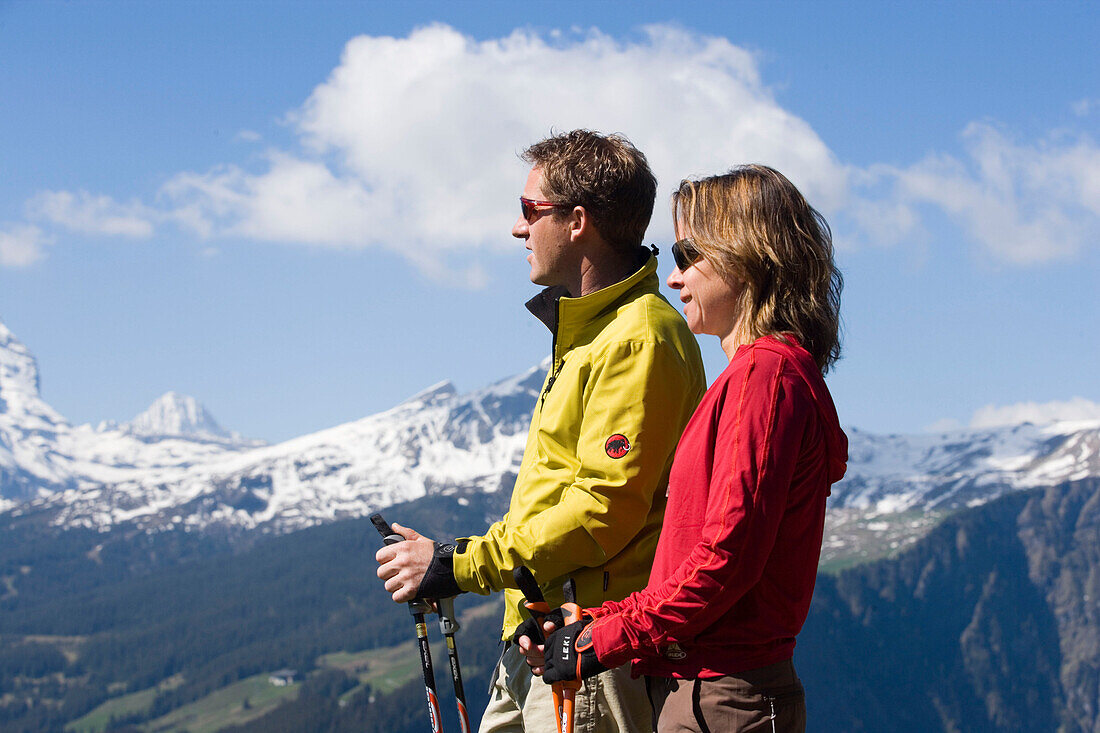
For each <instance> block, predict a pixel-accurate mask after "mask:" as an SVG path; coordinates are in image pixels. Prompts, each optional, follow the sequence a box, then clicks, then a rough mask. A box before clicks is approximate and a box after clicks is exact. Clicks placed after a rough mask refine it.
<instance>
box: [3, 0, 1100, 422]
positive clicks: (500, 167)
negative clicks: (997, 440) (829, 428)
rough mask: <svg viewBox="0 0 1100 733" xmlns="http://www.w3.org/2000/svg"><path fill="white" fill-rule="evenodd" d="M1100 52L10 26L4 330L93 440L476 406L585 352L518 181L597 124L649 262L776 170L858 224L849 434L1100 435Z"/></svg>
mask: <svg viewBox="0 0 1100 733" xmlns="http://www.w3.org/2000/svg"><path fill="white" fill-rule="evenodd" d="M1098 37H1100V9H1097V6H1096V4H1095V3H1084V2H1082V3H1053V2H1051V3H1013V2H998V3H982V2H978V3H950V4H948V3H937V2H920V3H902V2H890V3H878V2H875V3H870V2H868V3H828V2H806V3H763V2H761V3H756V2H740V3H708V2H700V3H680V2H677V3H659V2H644V3H630V4H625V3H614V2H600V3H587V2H586V3H574V2H559V3H553V4H538V3H461V2H448V3H418V2H405V3H350V2H347V3H325V2H310V3H304V2H303V3H279V2H262V3H261V2H219V3H214V2H205V3H184V2H177V3H168V2H144V3H130V2H110V3H108V2H57V3H55V2H48V1H47V2H29V1H28V2H0V70H2V71H0V100H3V110H4V111H3V113H2V114H0V140H2V141H3V142H2V143H0V172H2V175H0V194H2V195H0V319H2V320H3V322H4V323H5V324H6V325H7V326H8V327H9V328H10V329H11V330H12V331H14V332H15V334H16V335H17V336H18V337H19V338H20V339H21V340H22V341H24V342H25V343H26V344H27V345H28V346H29V347H30V349H31V350H32V351H33V352H34V353H35V354H36V355H37V356H38V358H39V367H40V371H41V377H42V391H43V395H44V397H45V398H46V399H47V400H48V401H49V402H51V403H52V404H53V405H54V406H55V407H56V408H57V409H58V410H60V411H61V412H62V414H64V415H66V416H67V417H68V418H69V419H70V420H72V421H73V422H77V423H80V422H98V421H100V420H107V419H110V420H126V419H129V418H131V417H132V416H133V415H135V414H137V413H138V412H140V411H141V410H142V409H144V408H145V406H147V405H148V404H149V403H150V402H152V401H153V400H154V399H155V398H156V397H157V396H159V395H160V394H161V393H163V392H165V391H167V390H170V389H172V390H176V391H179V392H184V393H187V394H191V395H193V396H195V397H197V398H198V399H199V400H201V401H202V402H203V403H204V404H206V405H207V407H208V408H209V409H210V410H211V412H212V413H213V414H214V415H215V416H216V417H217V418H218V419H219V420H220V421H221V422H222V423H223V424H224V425H225V426H226V427H229V428H231V429H235V430H238V431H240V432H242V433H244V434H246V435H250V436H254V437H260V438H264V439H268V440H281V439H285V438H289V437H293V436H295V435H300V434H303V433H307V432H311V431H314V430H318V429H321V428H325V427H330V426H332V425H336V424H339V423H341V422H345V421H348V420H354V419H357V418H359V417H363V416H365V415H368V414H371V413H374V412H377V411H380V410H383V409H385V408H387V407H390V406H392V405H393V404H396V403H397V402H399V401H401V400H402V399H404V398H405V397H408V396H409V395H411V394H413V393H415V392H417V391H419V390H420V389H422V388H424V387H427V386H429V385H431V384H433V383H435V382H438V381H440V380H444V379H450V380H452V381H454V382H455V384H456V386H457V387H458V388H459V389H460V390H468V389H474V388H476V387H479V386H482V385H484V384H487V383H489V382H491V381H494V380H496V379H499V378H502V377H506V376H508V375H511V374H513V373H516V372H518V371H521V370H523V369H525V368H527V367H528V366H531V365H533V364H535V363H537V362H539V361H540V360H541V359H542V358H543V357H544V355H545V354H546V353H547V352H548V350H549V346H550V343H549V337H548V334H547V332H546V331H545V329H544V328H543V326H542V325H541V324H539V323H538V322H537V321H535V320H534V319H533V318H531V317H530V316H529V315H528V314H527V312H526V311H525V310H524V309H523V305H522V304H523V302H524V301H525V300H526V299H527V298H528V297H530V296H531V295H532V294H533V293H534V292H535V290H536V288H535V286H533V285H531V283H530V282H529V281H528V279H527V267H526V262H525V259H524V257H525V250H524V249H523V246H522V244H521V243H520V242H518V241H517V240H513V239H512V238H511V237H510V236H509V230H510V227H511V225H512V222H513V221H514V219H515V215H516V211H515V210H516V208H517V206H516V203H515V197H516V196H517V195H518V194H519V192H520V191H521V189H522V186H523V182H524V179H525V176H526V169H525V167H524V165H523V164H522V163H521V162H520V161H519V160H518V158H517V156H516V153H517V152H518V151H520V150H521V149H522V148H523V147H524V146H525V145H526V144H529V143H530V142H533V141H534V140H536V139H538V138H540V137H542V136H544V135H545V134H546V133H547V132H548V131H549V130H551V129H556V130H564V129H570V128H572V127H577V126H586V127H592V128H595V129H601V130H608V131H610V130H615V131H620V132H623V133H625V134H626V135H627V136H629V137H630V138H631V139H632V140H634V141H635V142H636V143H637V144H638V146H639V147H640V148H642V150H644V151H645V152H647V154H649V156H650V159H651V162H652V163H653V164H654V168H655V170H656V171H657V173H658V176H659V178H660V181H661V190H660V192H659V201H658V206H657V209H656V212H655V215H654V220H653V224H652V226H651V227H650V232H649V237H648V241H653V242H657V243H660V244H664V245H667V241H668V239H669V237H670V235H671V227H670V222H669V216H668V209H667V203H666V202H667V195H668V193H669V191H670V190H671V187H672V186H674V185H675V184H676V183H677V182H678V180H679V178H681V177H683V176H685V175H700V174H709V173H714V172H720V171H722V170H724V169H726V168H728V167H730V166H731V165H734V164H736V163H741V162H763V163H768V164H771V165H774V166H775V167H777V168H779V169H780V170H782V171H784V172H785V173H787V174H788V175H789V176H790V177H791V178H792V179H793V180H794V181H795V182H796V184H798V185H799V186H800V187H801V188H802V190H803V191H804V193H806V194H807V197H808V198H809V199H810V200H811V203H813V204H814V205H815V206H817V207H818V208H819V209H821V210H822V211H823V212H824V213H825V215H826V217H827V218H828V219H829V221H830V223H831V224H832V226H833V231H834V236H835V240H836V244H837V248H838V261H839V263H840V266H841V268H842V270H843V271H844V274H845V277H846V287H845V292H844V297H843V315H844V319H845V355H844V358H843V360H842V361H841V362H840V363H839V364H838V366H837V367H836V369H835V372H834V373H832V374H831V376H830V379H829V382H830V386H831V388H832V390H833V392H834V396H835V398H836V402H837V404H838V409H839V411H840V413H841V418H842V421H843V422H844V423H845V424H846V425H852V426H856V427H859V428H863V429H866V430H871V431H876V432H915V431H920V430H924V429H928V428H929V427H930V426H937V427H940V426H949V425H956V426H965V425H968V424H987V423H989V422H991V421H993V422H995V421H997V420H1011V419H1019V418H1021V417H1028V416H1042V415H1059V414H1074V415H1080V414H1089V415H1092V414H1096V415H1100V381H1098V380H1097V379H1096V372H1097V366H1098V365H1100V346H1098V345H1097V338H1096V334H1097V333H1098V332H1100V307H1098V305H1097V297H1096V295H1095V290H1096V284H1097V280H1098V276H1100V246H1098V245H1100V143H1098V140H1097V138H1098V132H1100V81H1098V80H1100V54H1097V53H1096V50H1095V39H1096V38H1098ZM662 257H663V258H664V259H663V260H662V273H663V274H667V271H668V269H669V268H670V267H671V258H670V257H669V255H668V248H667V246H664V247H663V254H662ZM703 345H704V353H705V354H706V359H707V368H708V375H709V376H710V377H712V378H713V377H714V376H715V375H716V374H717V373H718V371H720V369H721V368H722V366H723V362H722V355H721V351H720V350H719V349H718V346H717V341H716V340H715V339H708V338H707V337H704V341H703Z"/></svg>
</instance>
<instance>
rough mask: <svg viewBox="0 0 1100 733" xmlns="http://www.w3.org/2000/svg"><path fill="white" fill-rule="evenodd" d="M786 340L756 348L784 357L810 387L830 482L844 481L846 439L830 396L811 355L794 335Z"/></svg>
mask: <svg viewBox="0 0 1100 733" xmlns="http://www.w3.org/2000/svg"><path fill="white" fill-rule="evenodd" d="M787 338H788V339H789V341H784V340H781V339H777V338H773V337H767V338H764V339H761V340H760V342H758V343H757V346H758V347H763V348H766V349H769V350H771V351H774V352H776V353H778V354H781V355H782V356H785V357H786V358H787V359H788V361H789V363H790V364H791V365H792V366H793V367H794V368H795V370H797V371H798V373H799V375H800V376H801V377H802V379H803V381H805V382H806V385H807V386H808V387H809V388H810V393H811V394H813V397H814V404H815V405H817V414H818V417H820V418H821V428H822V431H823V432H824V435H825V450H826V452H827V453H828V456H829V483H830V484H835V483H836V482H837V481H839V480H840V479H842V478H844V472H845V471H846V470H847V468H848V436H847V435H845V434H844V431H843V430H841V428H840V418H839V417H837V414H836V406H835V405H834V404H833V397H832V395H831V394H829V388H828V387H826V386H825V379H824V378H823V377H822V376H821V372H820V371H819V370H818V368H817V364H816V363H815V362H814V360H813V357H812V356H810V352H808V351H806V350H805V349H804V348H802V346H801V345H800V344H799V343H798V340H797V339H795V338H794V337H793V336H787Z"/></svg>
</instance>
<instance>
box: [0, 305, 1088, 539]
mask: <svg viewBox="0 0 1100 733" xmlns="http://www.w3.org/2000/svg"><path fill="white" fill-rule="evenodd" d="M545 368H546V367H545V365H542V366H539V367H534V368H532V369H530V370H528V371H527V372H525V373H523V374H520V375H518V376H515V377H512V378H510V379H506V380H503V381H501V382H499V383H497V384H494V385H491V386H489V387H486V388H484V389H480V390H476V391H474V392H470V393H468V394H458V393H457V392H456V390H455V389H454V387H453V386H452V385H451V384H450V383H448V382H444V383H441V384H438V385H436V386H434V387H431V388H429V389H427V390H425V391H424V392H421V393H420V394H417V395H415V396H413V397H412V398H410V399H408V400H406V401H405V402H403V403H401V404H399V405H397V406H396V407H394V408H392V409H390V410H387V411H385V412H382V413H379V414H376V415H372V416H369V417H365V418H363V419H361V420H357V421H355V422H350V423H347V424H344V425H340V426H337V427H334V428H330V429H328V430H323V431H320V432H317V433H313V434H310V435H305V436H302V437H300V438H295V439H293V440H289V441H286V442H283V443H279V444H277V445H258V444H256V443H253V442H249V441H245V440H243V439H239V436H235V435H234V434H231V433H227V432H226V431H224V430H223V429H222V428H221V427H219V426H218V424H217V422H216V421H215V420H214V419H213V418H212V417H211V416H210V415H209V414H208V413H206V411H205V410H204V409H202V407H201V405H198V404H197V403H196V402H194V401H193V400H191V399H190V398H185V397H181V396H179V395H174V394H172V393H169V394H168V395H165V396H164V397H162V398H161V399H160V400H158V401H157V402H156V403H154V405H153V406H152V407H151V408H150V409H149V410H148V411H146V412H145V413H143V414H142V415H140V416H138V418H136V419H135V420H134V421H133V422H131V423H127V424H124V425H120V426H112V425H103V426H100V427H99V428H92V427H91V426H87V425H82V426H76V427H74V426H71V425H70V424H69V423H68V422H66V421H65V420H64V418H62V417H61V416H60V415H58V414H57V413H56V411H54V410H53V409H52V408H50V407H49V405H47V404H45V403H44V402H43V401H42V400H41V398H40V396H39V394H38V382H37V368H36V365H35V363H34V359H33V357H32V356H31V355H30V352H29V351H27V349H26V347H24V346H23V345H22V344H20V343H19V342H18V341H17V340H15V338H14V337H13V336H12V335H11V333H10V332H9V331H7V329H5V328H3V326H2V325H0V511H3V510H5V509H6V510H8V511H11V512H16V513H25V512H31V511H36V512H37V511H45V512H49V513H50V515H51V516H52V517H53V520H54V521H55V522H57V523H58V524H61V525H66V526H72V525H80V526H92V527H107V526H112V525H115V524H118V523H121V522H134V523H136V524H138V525H139V526H144V527H147V528H150V529H153V528H162V527H168V526H182V527H192V528H196V529H200V528H205V527H208V526H211V525H217V526H223V527H236V528H245V529H249V528H256V527H262V528H266V529H270V530H272V531H288V530H292V529H296V528H299V527H305V526H309V525H313V524H317V523H320V522H326V521H331V520H334V519H339V518H343V517H352V516H362V515H365V514H368V513H370V512H372V511H376V510H378V509H381V508H384V507H386V506H389V505H391V504H394V503H397V502H402V501H409V500H413V499H416V498H419V497H422V496H426V495H429V494H437V493H450V494H464V495H473V494H476V493H480V492H493V491H498V490H501V489H504V490H508V489H510V487H511V482H512V479H513V477H514V474H515V472H516V471H517V470H518V467H519V462H520V459H521V457H522V452H523V447H524V443H525V437H526V432H527V427H528V424H529V421H530V413H531V409H532V407H533V406H534V403H535V400H536V398H537V396H538V390H539V388H540V386H541V383H542V380H543V376H544V373H545ZM848 434H849V438H850V447H849V454H850V461H849V467H848V473H847V476H846V477H845V479H844V480H843V481H842V482H841V483H839V484H838V485H836V486H835V487H834V489H833V496H832V499H831V500H830V511H831V516H832V517H833V519H832V520H831V521H832V524H833V526H834V527H838V526H847V525H845V522H849V523H850V522H851V521H852V518H853V517H855V518H857V519H858V521H859V522H861V523H862V524H861V525H860V528H861V531H866V530H867V528H871V530H873V529H874V527H875V526H878V524H881V522H879V523H878V524H875V523H874V521H872V520H874V518H875V517H883V516H891V517H900V516H905V517H912V516H913V515H914V514H917V515H921V514H922V513H928V514H929V516H940V515H942V514H943V513H944V512H948V511H951V510H953V509H956V508H960V507H963V506H967V505H972V504H977V503H981V502H984V501H987V500H989V499H991V498H993V497H995V496H998V495H1000V494H1002V493H1004V492H1006V491H1010V490H1015V489H1021V488H1028V487H1032V486H1042V485H1051V484H1056V483H1060V482H1062V481H1064V480H1068V479H1076V478H1082V477H1085V476H1095V475H1100V422H1092V423H1086V422H1079V423H1066V422H1063V423H1054V424H1048V425H1032V424H1023V425H1017V426H1012V427H1006V428H997V429H988V430H962V431H955V432H949V433H942V434H936V435H887V436H883V435H873V434H869V433H865V432H863V431H860V430H856V429H849V430H848ZM919 525H920V522H919V521H917V522H916V524H914V525H913V526H912V527H910V529H912V528H913V527H916V528H917V529H919ZM884 526H885V525H884ZM907 526H908V525H907ZM907 532H908V535H913V534H914V531H909V530H907ZM834 539H835V538H834ZM836 542H840V543H841V544H844V543H846V542H847V540H845V539H843V538H841V539H839V540H836ZM827 544H828V543H827Z"/></svg>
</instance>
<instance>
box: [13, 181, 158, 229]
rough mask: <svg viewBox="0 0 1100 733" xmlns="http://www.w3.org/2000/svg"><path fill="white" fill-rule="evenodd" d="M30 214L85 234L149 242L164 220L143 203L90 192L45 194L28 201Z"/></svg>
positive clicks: (47, 192) (54, 192) (48, 192)
mask: <svg viewBox="0 0 1100 733" xmlns="http://www.w3.org/2000/svg"><path fill="white" fill-rule="evenodd" d="M27 215H28V216H29V217H31V218H32V219H45V220H47V221H50V222H52V223H54V224H58V225H60V226H62V227H64V228H66V229H69V230H72V231H76V232H81V233H83V234H102V235H107V236H121V237H129V238H133V239H146V238H148V237H150V236H152V234H153V225H154V221H155V220H156V219H158V218H159V217H160V215H158V214H157V213H156V212H154V211H153V210H151V209H149V208H148V207H146V206H144V205H143V204H141V203H139V202H132V203H129V204H120V203H118V202H117V201H115V200H114V199H112V198H111V197H110V196H102V195H100V196H97V195H93V194H91V193H88V192H87V191H78V192H77V193H72V192H70V191H43V192H42V193H40V194H38V195H37V196H34V197H33V198H31V200H30V201H28V202H27Z"/></svg>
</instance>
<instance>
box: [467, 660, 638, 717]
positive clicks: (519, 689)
mask: <svg viewBox="0 0 1100 733" xmlns="http://www.w3.org/2000/svg"><path fill="white" fill-rule="evenodd" d="M556 717H557V716H556V715H555V711H554V698H553V695H552V694H551V691H550V685H548V684H546V683H544V682H543V681H542V679H537V678H535V677H534V675H532V674H531V668H530V667H528V666H527V662H526V661H524V658H523V654H522V653H521V652H520V650H519V647H517V646H516V645H515V644H511V643H508V644H507V645H506V646H505V649H504V654H503V655H502V656H501V658H500V662H499V663H498V664H497V669H496V673H495V674H494V675H493V682H492V685H491V687H490V690H489V705H488V707H487V708H486V709H485V715H484V716H482V718H481V727H480V728H479V729H478V732H479V733H555V732H556V731H557V729H558V727H557V723H556V721H555V718H556ZM573 730H574V731H576V733H652V731H653V708H652V707H650V704H649V698H648V696H647V695H646V685H645V681H644V680H643V679H641V678H639V679H631V677H630V665H624V666H622V667H619V668H618V669H613V670H610V671H608V672H604V673H603V674H599V675H596V676H595V677H590V678H588V679H587V680H585V681H584V684H583V685H582V686H581V689H580V690H578V691H577V702H576V708H575V711H574V714H573Z"/></svg>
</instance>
